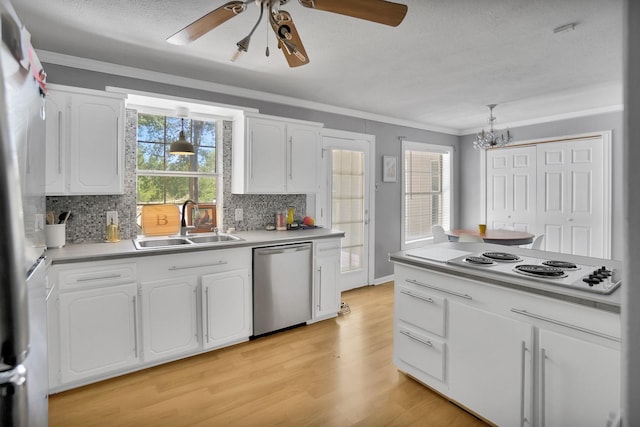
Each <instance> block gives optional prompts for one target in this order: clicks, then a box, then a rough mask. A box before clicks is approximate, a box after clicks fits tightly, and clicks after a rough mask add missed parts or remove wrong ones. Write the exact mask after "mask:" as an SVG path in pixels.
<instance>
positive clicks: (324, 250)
mask: <svg viewBox="0 0 640 427" xmlns="http://www.w3.org/2000/svg"><path fill="white" fill-rule="evenodd" d="M337 250H340V247H339V246H334V247H331V248H319V249H318V252H329V251H337Z"/></svg>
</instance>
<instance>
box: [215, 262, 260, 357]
mask: <svg viewBox="0 0 640 427" xmlns="http://www.w3.org/2000/svg"><path fill="white" fill-rule="evenodd" d="M252 308H253V300H252V298H251V282H250V281H249V270H246V269H244V270H234V271H227V272H224V273H217V274H208V275H206V276H202V315H203V322H202V323H203V334H204V343H203V346H204V348H213V347H219V346H222V345H224V344H227V343H231V342H234V341H242V340H246V339H248V338H249V337H250V336H251V334H252V331H253V320H252V319H253V314H252Z"/></svg>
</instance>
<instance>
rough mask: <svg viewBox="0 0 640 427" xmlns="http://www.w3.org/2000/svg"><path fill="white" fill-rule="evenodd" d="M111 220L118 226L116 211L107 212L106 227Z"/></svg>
mask: <svg viewBox="0 0 640 427" xmlns="http://www.w3.org/2000/svg"><path fill="white" fill-rule="evenodd" d="M111 220H113V223H114V224H115V225H118V211H107V225H109V224H111Z"/></svg>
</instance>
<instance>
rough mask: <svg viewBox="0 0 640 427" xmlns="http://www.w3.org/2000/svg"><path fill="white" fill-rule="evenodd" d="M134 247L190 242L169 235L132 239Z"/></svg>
mask: <svg viewBox="0 0 640 427" xmlns="http://www.w3.org/2000/svg"><path fill="white" fill-rule="evenodd" d="M133 244H134V245H135V247H136V249H150V248H165V247H169V246H180V245H190V244H191V242H190V241H189V240H187V239H185V238H182V237H171V238H165V239H153V238H151V239H144V240H139V239H133Z"/></svg>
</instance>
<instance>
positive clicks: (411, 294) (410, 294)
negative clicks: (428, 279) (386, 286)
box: [400, 291, 435, 304]
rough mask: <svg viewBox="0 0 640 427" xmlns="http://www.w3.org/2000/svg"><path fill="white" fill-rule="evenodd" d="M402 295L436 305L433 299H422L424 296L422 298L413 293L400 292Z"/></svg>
mask: <svg viewBox="0 0 640 427" xmlns="http://www.w3.org/2000/svg"><path fill="white" fill-rule="evenodd" d="M400 293H403V294H405V295H409V296H410V297H413V298H418V299H419V300H422V301H426V302H429V303H431V304H434V303H435V302H434V301H433V299H431V298H428V297H422V296H420V295H416V294H414V293H411V292H409V291H400Z"/></svg>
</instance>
